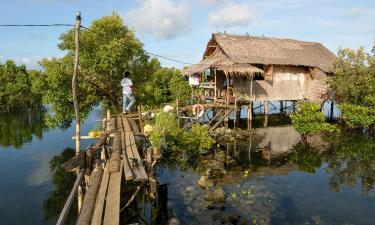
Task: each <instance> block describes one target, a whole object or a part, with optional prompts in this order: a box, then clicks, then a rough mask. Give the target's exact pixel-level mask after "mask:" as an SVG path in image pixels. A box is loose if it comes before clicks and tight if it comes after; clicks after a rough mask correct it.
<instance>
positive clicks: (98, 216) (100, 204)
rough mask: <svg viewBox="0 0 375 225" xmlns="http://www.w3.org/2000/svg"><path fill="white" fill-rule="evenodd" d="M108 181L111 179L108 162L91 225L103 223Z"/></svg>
mask: <svg viewBox="0 0 375 225" xmlns="http://www.w3.org/2000/svg"><path fill="white" fill-rule="evenodd" d="M108 181H109V171H108V164H107V165H106V166H105V169H104V174H103V178H102V183H101V184H100V188H99V192H98V197H97V199H96V203H95V209H94V214H93V215H92V221H91V225H101V224H102V218H103V209H104V202H105V196H106V194H107V188H108Z"/></svg>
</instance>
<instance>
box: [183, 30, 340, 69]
mask: <svg viewBox="0 0 375 225" xmlns="http://www.w3.org/2000/svg"><path fill="white" fill-rule="evenodd" d="M335 57H336V56H335V55H334V54H333V53H332V52H331V51H329V50H328V49H327V48H325V47H324V46H323V45H322V44H320V43H316V42H306V41H298V40H292V39H280V38H267V37H254V36H248V35H246V36H238V35H228V34H223V33H217V34H213V35H212V38H211V40H210V41H209V42H208V44H207V48H206V51H205V53H204V59H203V60H202V61H201V62H200V63H198V64H197V65H194V66H192V67H190V68H189V69H188V70H186V71H184V74H187V75H189V74H194V73H197V72H201V71H202V70H201V69H202V68H204V69H207V68H210V67H214V68H215V67H216V68H218V67H217V65H216V64H215V63H217V61H219V60H224V61H226V64H227V66H228V64H230V65H231V66H233V68H234V67H238V68H239V66H238V65H242V67H240V68H242V69H244V67H243V66H244V65H251V64H252V65H254V64H261V65H294V66H306V67H312V68H319V69H321V70H322V71H324V72H332V70H333V60H334V59H335ZM203 65H205V66H203ZM254 68H255V67H254ZM258 70H259V69H258ZM258 72H259V71H258Z"/></svg>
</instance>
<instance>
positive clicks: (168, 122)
mask: <svg viewBox="0 0 375 225" xmlns="http://www.w3.org/2000/svg"><path fill="white" fill-rule="evenodd" d="M178 131H179V128H178V126H177V122H176V119H175V117H174V116H173V115H172V114H171V113H164V112H161V113H159V114H158V115H157V116H156V118H155V122H154V125H153V131H151V133H150V141H151V143H152V145H153V146H154V147H161V146H162V145H163V144H164V142H165V136H166V135H172V136H176V135H177V134H178Z"/></svg>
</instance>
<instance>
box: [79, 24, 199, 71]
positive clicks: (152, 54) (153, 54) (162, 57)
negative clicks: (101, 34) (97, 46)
mask: <svg viewBox="0 0 375 225" xmlns="http://www.w3.org/2000/svg"><path fill="white" fill-rule="evenodd" d="M81 27H82V28H84V29H86V30H88V31H91V32H94V33H96V32H95V31H93V30H91V29H90V28H88V27H85V26H81ZM97 34H98V33H97ZM145 53H146V54H148V55H150V56H155V57H158V58H161V59H165V60H169V61H173V62H177V63H181V64H185V65H191V66H193V65H196V64H194V63H189V62H184V61H181V60H177V59H171V58H169V57H166V56H162V55H159V54H155V53H152V52H149V51H147V50H145Z"/></svg>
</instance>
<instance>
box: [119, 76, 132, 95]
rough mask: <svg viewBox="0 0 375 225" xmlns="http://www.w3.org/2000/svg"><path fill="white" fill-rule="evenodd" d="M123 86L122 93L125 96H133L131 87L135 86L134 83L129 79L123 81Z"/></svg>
mask: <svg viewBox="0 0 375 225" xmlns="http://www.w3.org/2000/svg"><path fill="white" fill-rule="evenodd" d="M121 86H122V93H123V94H124V95H130V94H132V89H131V86H133V82H132V81H131V80H130V79H129V78H124V79H122V80H121Z"/></svg>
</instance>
